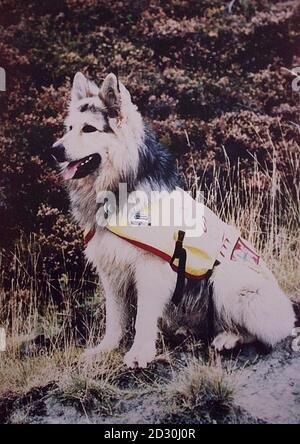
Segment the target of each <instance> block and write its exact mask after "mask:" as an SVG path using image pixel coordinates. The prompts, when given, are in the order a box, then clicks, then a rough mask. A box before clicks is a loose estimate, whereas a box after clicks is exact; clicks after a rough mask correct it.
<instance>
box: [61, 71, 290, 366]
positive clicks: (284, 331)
mask: <svg viewBox="0 0 300 444" xmlns="http://www.w3.org/2000/svg"><path fill="white" fill-rule="evenodd" d="M65 125H66V133H65V135H64V136H63V137H62V138H61V139H60V140H59V141H57V142H56V143H55V144H54V145H53V147H52V154H53V156H54V157H55V158H56V159H57V161H58V162H59V164H60V166H61V174H62V177H63V178H64V179H65V180H66V184H67V187H68V190H69V195H70V201H71V207H72V211H73V215H74V217H75V219H76V221H77V222H78V223H79V224H80V226H81V227H82V228H84V229H87V235H86V243H87V245H86V249H85V254H86V257H87V258H88V260H89V261H91V262H92V263H93V265H94V266H95V267H96V268H97V271H98V273H99V277H100V280H101V282H102V285H103V287H104V291H105V298H106V332H105V335H104V338H103V340H102V342H101V343H100V344H99V345H97V346H96V347H95V348H93V349H90V350H88V351H86V352H85V353H86V354H89V355H90V354H94V353H100V352H103V351H108V350H111V349H113V348H115V347H118V345H119V343H120V340H121V338H122V335H123V334H124V331H125V323H126V314H127V311H128V310H127V307H128V300H127V297H126V295H127V292H128V290H129V288H130V289H132V288H133V289H134V292H135V294H136V297H137V315H136V321H135V338H134V342H133V345H132V347H131V349H130V350H129V351H128V352H127V353H126V355H125V358H124V362H125V363H126V364H127V366H129V367H134V366H139V367H145V366H146V365H147V364H148V363H149V362H151V361H152V360H153V359H154V357H155V353H156V346H155V342H156V339H157V333H158V326H157V322H158V319H159V318H160V317H162V316H163V312H164V308H165V306H166V305H167V304H168V302H169V301H170V300H171V297H172V295H173V293H174V289H175V286H176V280H177V273H176V272H175V271H174V270H173V269H172V268H171V267H170V264H169V263H168V262H167V261H166V260H164V259H163V258H161V257H159V256H158V255H156V254H153V252H149V251H146V250H145V249H143V248H139V246H137V245H133V244H132V243H131V242H128V241H127V240H126V239H122V238H121V237H120V236H117V235H116V234H115V233H113V232H111V231H110V230H109V229H107V228H106V227H103V226H99V225H98V224H97V223H96V215H97V211H98V210H99V206H100V207H103V206H104V205H105V200H101V196H102V195H103V192H105V191H111V192H113V193H116V194H117V190H118V186H119V183H120V182H122V183H126V184H127V188H128V191H129V192H131V191H135V190H143V191H145V192H146V193H149V192H150V191H152V190H156V191H167V192H172V191H173V190H174V189H175V187H176V185H177V177H176V173H175V168H174V164H173V161H172V157H171V155H170V154H169V153H168V151H167V150H166V149H165V148H164V147H162V146H161V145H160V144H159V143H157V141H156V139H155V137H154V135H153V133H152V132H151V131H150V130H149V129H148V128H147V127H146V126H145V124H144V123H143V119H142V117H141V115H140V113H139V112H138V110H137V108H136V106H135V105H134V104H133V103H132V102H131V97H130V94H129V92H128V90H127V89H126V88H125V86H124V85H123V84H122V83H121V82H119V81H118V79H117V77H116V76H115V75H114V74H109V75H108V76H107V77H106V78H105V80H104V81H103V83H102V85H101V86H100V87H98V86H96V85H95V84H94V83H92V82H91V81H89V80H87V78H86V77H85V76H84V75H82V74H81V73H77V74H76V75H75V78H74V82H73V88H72V94H71V102H70V108H69V114H68V117H67V119H66V122H65ZM216 263H218V265H217V266H214V267H213V269H212V271H211V272H210V275H207V277H205V278H204V279H202V280H196V279H192V278H189V279H186V280H185V286H184V290H183V299H185V298H188V297H191V296H193V297H197V298H198V299H199V301H202V304H200V305H198V306H201V307H202V308H201V317H202V319H203V321H205V317H206V316H207V306H208V304H207V303H206V301H207V299H208V294H209V291H210V289H211V291H212V301H213V304H214V312H215V317H214V328H215V338H214V341H213V346H214V347H215V348H216V349H217V350H219V351H221V350H223V349H231V348H233V347H235V346H236V345H237V344H242V343H246V342H251V341H254V340H259V341H261V342H263V343H264V344H267V345H271V346H273V345H274V344H276V343H277V342H278V341H280V340H281V339H283V338H285V337H286V336H288V335H289V334H291V331H292V328H293V326H294V322H295V315H294V311H293V307H292V304H291V301H290V300H289V299H288V298H287V297H286V296H285V294H284V293H283V292H282V291H281V289H280V288H279V286H278V284H277V283H276V281H275V280H274V278H273V277H271V276H269V277H266V276H265V275H264V274H263V273H258V272H257V271H256V270H254V269H252V268H251V267H245V265H244V264H242V263H239V262H236V261H233V260H225V261H223V262H221V263H219V262H216Z"/></svg>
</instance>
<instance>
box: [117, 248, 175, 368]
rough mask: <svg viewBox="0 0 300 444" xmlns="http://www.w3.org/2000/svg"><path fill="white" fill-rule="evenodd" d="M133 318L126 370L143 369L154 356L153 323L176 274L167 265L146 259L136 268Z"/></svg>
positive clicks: (155, 327) (168, 293)
mask: <svg viewBox="0 0 300 444" xmlns="http://www.w3.org/2000/svg"><path fill="white" fill-rule="evenodd" d="M135 279H136V289H137V316H136V322H135V338H134V342H133V345H132V347H131V349H130V350H129V352H127V353H126V355H125V358H124V362H125V364H126V365H127V366H128V367H130V368H134V367H146V366H147V364H148V363H149V362H151V361H152V360H153V359H154V357H155V354H156V347H155V342H156V339H157V333H158V327H157V321H158V318H159V317H160V316H162V314H163V310H164V307H165V305H166V303H167V302H168V301H169V299H170V296H171V293H172V290H174V287H175V281H176V274H175V273H174V271H173V270H172V269H171V267H170V266H169V264H167V263H166V262H164V261H162V260H161V259H159V258H156V257H155V256H150V255H147V256H146V257H145V258H144V259H143V260H141V261H140V262H139V263H138V264H137V266H136V274H135Z"/></svg>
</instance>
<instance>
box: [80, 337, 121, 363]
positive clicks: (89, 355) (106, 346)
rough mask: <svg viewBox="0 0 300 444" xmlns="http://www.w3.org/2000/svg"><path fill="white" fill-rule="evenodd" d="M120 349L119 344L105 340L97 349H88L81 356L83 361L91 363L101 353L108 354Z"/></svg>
mask: <svg viewBox="0 0 300 444" xmlns="http://www.w3.org/2000/svg"><path fill="white" fill-rule="evenodd" d="M117 347H118V342H115V341H110V340H109V339H106V338H103V340H102V341H101V342H100V344H99V345H97V346H96V347H91V348H87V349H86V350H85V351H84V352H83V353H82V354H81V356H80V360H81V361H90V360H91V359H93V357H94V356H96V355H98V354H100V353H108V352H110V351H113V350H114V349H115V348H117Z"/></svg>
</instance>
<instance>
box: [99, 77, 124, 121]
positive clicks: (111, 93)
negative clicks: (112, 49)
mask: <svg viewBox="0 0 300 444" xmlns="http://www.w3.org/2000/svg"><path fill="white" fill-rule="evenodd" d="M99 96H100V98H101V100H102V101H103V102H104V104H105V106H106V108H107V111H108V116H109V117H111V118H117V117H121V91H120V84H119V80H118V78H117V77H116V76H115V74H113V73H111V74H108V76H106V77H105V79H104V80H103V83H102V86H101V88H100V93H99Z"/></svg>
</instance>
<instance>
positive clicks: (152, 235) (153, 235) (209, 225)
mask: <svg viewBox="0 0 300 444" xmlns="http://www.w3.org/2000/svg"><path fill="white" fill-rule="evenodd" d="M174 193H177V194H176V196H177V197H178V196H179V197H180V196H181V198H182V199H181V202H182V203H181V204H180V205H179V208H177V212H176V215H177V216H178V214H179V213H180V214H179V216H181V220H184V221H185V222H186V221H188V222H191V220H192V219H193V220H194V219H195V218H191V214H192V213H193V214H194V215H195V216H197V221H196V225H194V226H192V225H190V224H187V223H184V224H179V225H178V224H171V225H166V224H164V223H157V222H158V221H159V220H160V219H161V214H162V208H165V209H167V210H166V211H165V213H166V212H168V209H169V208H170V204H171V202H172V201H173V197H174V196H175V194H174ZM179 200H180V199H179ZM154 222H155V223H154ZM161 222H164V221H161ZM172 222H174V221H172ZM106 229H108V230H109V231H110V232H111V233H114V234H115V235H116V236H119V237H120V238H122V239H124V240H126V241H127V242H130V243H131V244H133V245H135V246H136V247H139V248H142V249H144V250H147V251H149V252H150V253H153V254H155V255H157V256H159V257H160V258H162V259H164V260H166V261H168V262H169V263H170V262H171V259H172V256H173V253H174V248H175V244H176V241H177V239H178V232H179V231H183V232H184V233H185V236H184V241H183V247H184V249H185V250H186V264H185V273H186V277H189V278H196V279H201V278H203V277H205V276H206V275H207V273H208V272H209V271H210V270H212V269H213V267H214V265H215V264H216V263H222V262H223V261H228V260H231V261H238V262H240V263H243V264H245V265H247V266H250V267H251V268H254V269H255V270H256V271H261V270H260V269H261V267H263V268H264V269H265V268H266V267H265V266H264V264H263V261H262V260H261V258H260V257H259V255H258V254H257V253H256V252H255V250H254V248H253V247H252V245H251V244H250V243H248V242H247V241H246V240H244V239H242V238H241V236H240V233H239V231H238V230H237V229H236V228H234V227H232V226H230V225H228V224H226V223H225V222H223V221H222V220H221V219H220V218H219V217H218V216H217V215H216V214H214V213H213V212H212V211H211V210H210V209H209V208H208V207H207V206H205V205H204V204H203V203H200V202H196V201H195V200H194V199H193V198H192V197H191V196H190V195H189V194H188V193H186V192H184V191H183V190H181V189H180V188H176V190H175V191H174V192H172V193H168V194H167V195H165V196H164V198H163V199H160V200H156V201H154V202H152V203H151V205H150V206H147V207H146V208H143V209H142V210H140V211H139V212H138V214H134V216H133V217H131V218H128V217H124V218H123V219H122V218H121V219H119V220H118V223H117V224H111V223H110V222H108V224H107V225H106ZM94 233H95V228H94V227H92V229H87V230H86V232H85V243H88V242H89V240H90V239H91V238H92V237H93V235H94ZM177 267H178V259H175V261H174V263H173V264H172V268H173V269H174V270H175V271H176V270H177Z"/></svg>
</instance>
